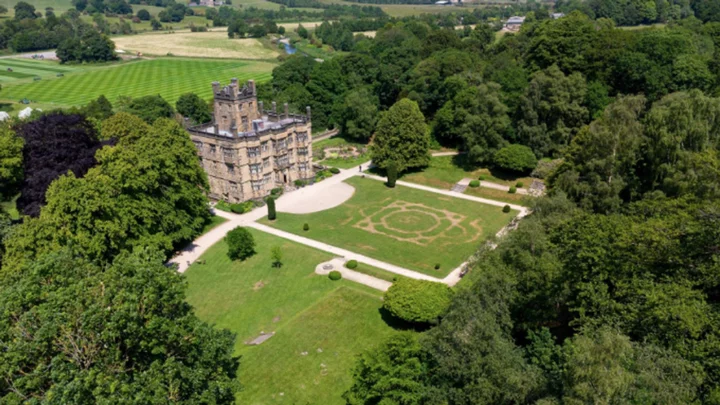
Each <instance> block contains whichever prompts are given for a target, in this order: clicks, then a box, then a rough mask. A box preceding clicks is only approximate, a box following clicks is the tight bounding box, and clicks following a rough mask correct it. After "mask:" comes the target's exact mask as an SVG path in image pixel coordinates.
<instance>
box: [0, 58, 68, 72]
mask: <svg viewBox="0 0 720 405" xmlns="http://www.w3.org/2000/svg"><path fill="white" fill-rule="evenodd" d="M7 66H9V67H11V68H18V69H32V70H43V71H47V72H53V73H66V72H72V70H68V69H58V68H54V67H48V66H39V65H38V64H25V63H17V62H15V61H14V60H13V59H1V60H0V68H4V67H7Z"/></svg>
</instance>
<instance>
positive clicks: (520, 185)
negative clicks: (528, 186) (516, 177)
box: [515, 181, 525, 188]
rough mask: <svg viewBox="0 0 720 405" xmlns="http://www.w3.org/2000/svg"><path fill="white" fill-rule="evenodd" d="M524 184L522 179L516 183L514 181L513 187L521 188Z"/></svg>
mask: <svg viewBox="0 0 720 405" xmlns="http://www.w3.org/2000/svg"><path fill="white" fill-rule="evenodd" d="M524 185H525V184H524V183H523V182H522V181H518V182H517V183H515V187H517V188H523V186H524Z"/></svg>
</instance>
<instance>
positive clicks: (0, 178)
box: [0, 125, 24, 201]
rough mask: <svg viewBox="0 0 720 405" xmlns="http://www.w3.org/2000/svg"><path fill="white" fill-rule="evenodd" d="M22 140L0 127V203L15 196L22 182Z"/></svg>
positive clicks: (8, 129)
mask: <svg viewBox="0 0 720 405" xmlns="http://www.w3.org/2000/svg"><path fill="white" fill-rule="evenodd" d="M23 145H24V142H23V138H21V137H19V136H17V135H15V132H14V131H13V130H11V129H10V128H9V127H8V126H7V125H3V126H0V201H2V200H6V199H8V198H11V197H13V196H15V195H16V194H17V193H18V191H19V190H20V185H21V184H22V181H23Z"/></svg>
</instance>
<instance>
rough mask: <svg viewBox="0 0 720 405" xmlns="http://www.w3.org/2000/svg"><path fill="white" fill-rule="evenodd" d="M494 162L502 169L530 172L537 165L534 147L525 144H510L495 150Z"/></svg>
mask: <svg viewBox="0 0 720 405" xmlns="http://www.w3.org/2000/svg"><path fill="white" fill-rule="evenodd" d="M493 161H494V163H495V164H496V165H497V166H498V167H500V168H501V169H505V170H510V171H513V172H520V173H523V172H529V171H530V170H532V169H534V168H535V166H537V163H538V161H537V158H536V157H535V154H534V153H533V151H532V149H530V148H528V147H527V146H525V145H509V146H506V147H504V148H502V149H500V150H499V151H497V152H495V156H493Z"/></svg>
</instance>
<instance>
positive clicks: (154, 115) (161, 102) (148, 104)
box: [122, 94, 175, 124]
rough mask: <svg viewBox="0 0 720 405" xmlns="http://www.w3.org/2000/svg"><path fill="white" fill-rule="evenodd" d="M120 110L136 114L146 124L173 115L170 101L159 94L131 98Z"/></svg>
mask: <svg viewBox="0 0 720 405" xmlns="http://www.w3.org/2000/svg"><path fill="white" fill-rule="evenodd" d="M122 111H123V112H127V113H129V114H133V115H136V116H138V117H140V118H142V119H143V120H144V121H145V122H147V123H148V124H152V123H153V122H155V120H157V119H159V118H172V117H173V116H174V115H175V110H173V108H172V106H171V105H170V103H168V102H167V101H165V99H163V98H162V97H161V96H160V95H159V94H158V95H156V96H144V97H138V98H133V99H131V100H130V101H129V102H128V103H127V105H126V106H123V108H122Z"/></svg>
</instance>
